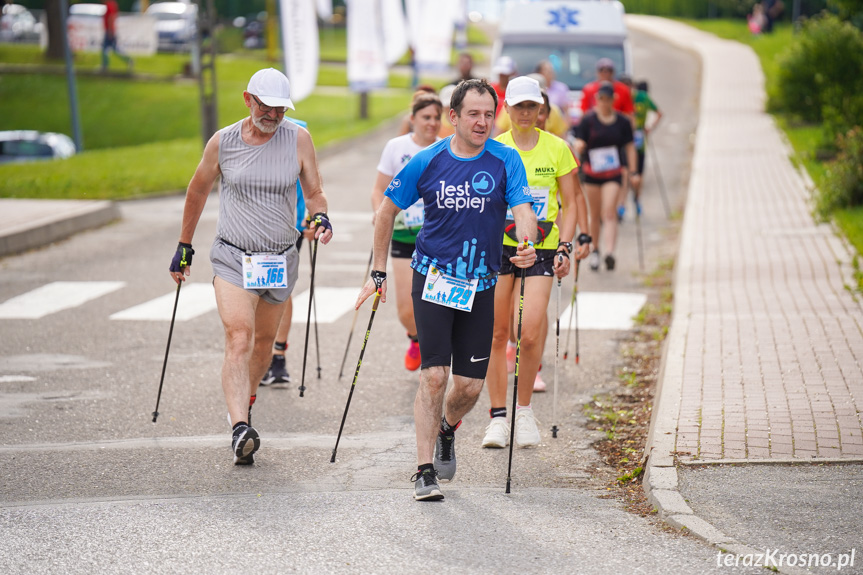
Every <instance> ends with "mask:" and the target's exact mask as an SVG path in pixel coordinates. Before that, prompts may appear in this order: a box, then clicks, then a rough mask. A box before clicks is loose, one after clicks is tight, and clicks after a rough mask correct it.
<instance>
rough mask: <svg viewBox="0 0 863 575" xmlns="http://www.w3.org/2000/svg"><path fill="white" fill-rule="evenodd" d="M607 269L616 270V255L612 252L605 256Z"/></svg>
mask: <svg viewBox="0 0 863 575" xmlns="http://www.w3.org/2000/svg"><path fill="white" fill-rule="evenodd" d="M605 269H607V270H608V271H614V256H613V255H611V254H608V255H607V256H605Z"/></svg>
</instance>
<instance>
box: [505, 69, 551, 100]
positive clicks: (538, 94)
mask: <svg viewBox="0 0 863 575" xmlns="http://www.w3.org/2000/svg"><path fill="white" fill-rule="evenodd" d="M504 100H505V101H506V103H507V104H509V105H510V106H515V105H516V104H520V103H521V102H536V103H537V104H543V103H545V100H543V98H542V90H540V87H539V82H537V81H536V80H534V79H533V78H529V77H527V76H519V77H518V78H513V79H512V80H510V81H509V83H508V84H507V85H506V96H505V97H504Z"/></svg>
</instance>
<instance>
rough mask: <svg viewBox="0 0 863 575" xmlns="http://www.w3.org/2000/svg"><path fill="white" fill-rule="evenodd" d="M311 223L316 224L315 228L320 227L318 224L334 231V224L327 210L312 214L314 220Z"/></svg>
mask: <svg viewBox="0 0 863 575" xmlns="http://www.w3.org/2000/svg"><path fill="white" fill-rule="evenodd" d="M310 223H314V224H315V229H316V230H317V229H318V226H323V227H324V229H325V230H330V231H333V224H331V223H330V218H329V217H327V213H326V212H318V213H316V214H315V215H313V216H312V221H311V222H310Z"/></svg>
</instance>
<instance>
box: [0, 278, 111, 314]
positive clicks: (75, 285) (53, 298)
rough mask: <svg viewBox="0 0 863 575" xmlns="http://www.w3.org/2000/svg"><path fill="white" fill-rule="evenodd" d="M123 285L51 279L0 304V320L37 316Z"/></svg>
mask: <svg viewBox="0 0 863 575" xmlns="http://www.w3.org/2000/svg"><path fill="white" fill-rule="evenodd" d="M124 285H126V282H52V283H49V284H45V285H43V286H42V287H38V288H36V289H34V290H32V291H29V292H27V293H24V294H21V295H19V296H16V297H13V298H12V299H9V300H6V301H5V302H3V303H2V304H0V319H39V318H42V317H45V316H46V315H49V314H52V313H56V312H58V311H62V310H64V309H69V308H72V307H76V306H79V305H82V304H84V303H86V302H88V301H90V300H92V299H96V298H98V297H102V296H103V295H105V294H109V293H111V292H112V291H116V290H118V289H120V288H121V287H123V286H124Z"/></svg>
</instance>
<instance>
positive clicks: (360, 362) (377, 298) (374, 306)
mask: <svg viewBox="0 0 863 575" xmlns="http://www.w3.org/2000/svg"><path fill="white" fill-rule="evenodd" d="M380 301H381V288H378V291H377V292H375V300H374V302H372V315H371V317H369V327H367V328H366V337H365V338H363V346H362V347H361V348H360V358H359V360H357V369H356V371H354V381H353V382H352V383H351V391H350V392H349V393H348V402H347V403H346V404H345V412H344V414H342V423H341V425H339V434H338V435H337V436H336V446H335V447H333V456H332V457H330V463H335V462H336V451H337V450H338V449H339V440H340V439H341V438H342V430H343V429H344V428H345V419H347V417H348V408H349V407H350V406H351V398H352V397H353V396H354V388H355V387H356V386H357V378H359V376H360V367H361V366H362V365H363V354H364V353H365V352H366V344H367V343H368V342H369V334H370V333H371V332H372V322H373V321H375V312H376V311H378V303H380Z"/></svg>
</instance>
